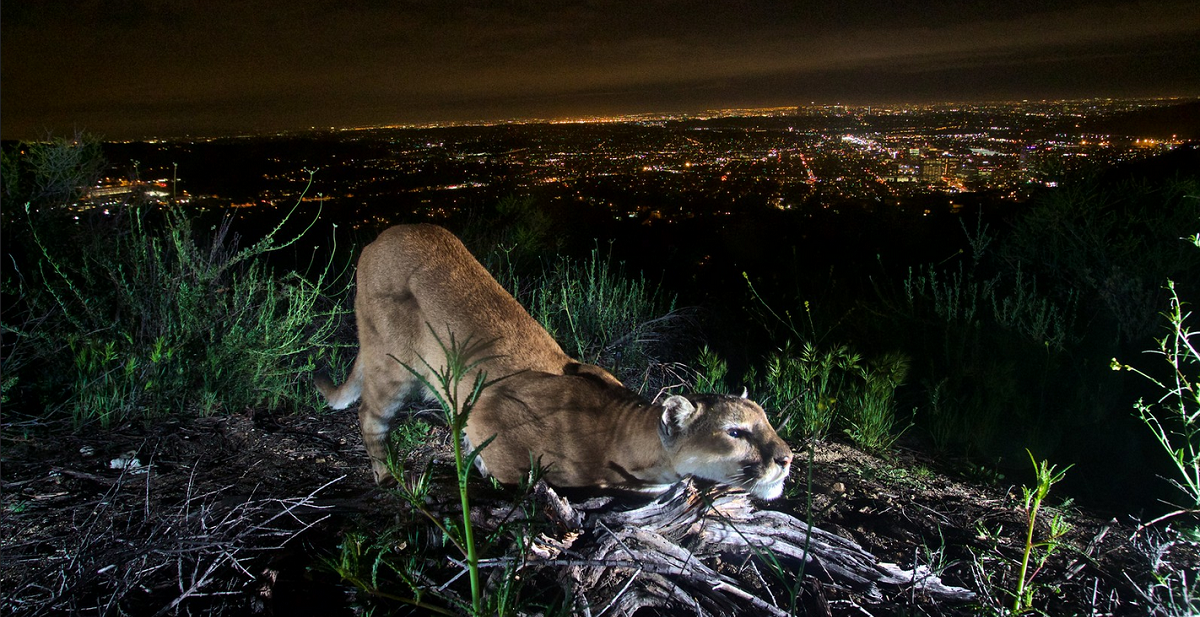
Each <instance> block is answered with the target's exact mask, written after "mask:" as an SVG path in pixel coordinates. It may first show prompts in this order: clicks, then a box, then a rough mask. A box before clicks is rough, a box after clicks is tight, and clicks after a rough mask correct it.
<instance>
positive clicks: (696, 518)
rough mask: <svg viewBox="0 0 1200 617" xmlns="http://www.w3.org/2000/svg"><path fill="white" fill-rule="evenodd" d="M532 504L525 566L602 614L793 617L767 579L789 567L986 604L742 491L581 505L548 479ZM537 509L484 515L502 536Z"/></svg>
mask: <svg viewBox="0 0 1200 617" xmlns="http://www.w3.org/2000/svg"><path fill="white" fill-rule="evenodd" d="M533 500H534V502H535V506H536V509H537V510H538V511H539V512H540V513H541V515H542V516H544V517H545V519H548V520H549V521H550V524H549V525H547V526H546V528H547V531H546V532H543V533H541V534H540V535H538V536H537V537H535V538H533V539H532V540H530V541H529V542H528V546H527V549H528V550H527V551H526V558H525V559H526V561H525V564H524V567H525V568H554V569H556V571H557V576H558V579H559V580H561V581H564V582H566V583H567V584H569V585H570V586H571V587H573V593H574V594H575V596H576V597H577V598H578V603H579V605H580V606H586V607H589V610H590V608H593V607H602V608H601V609H600V610H601V612H600V613H597V614H617V615H632V614H633V613H635V612H637V611H638V610H640V609H642V608H647V607H656V608H662V609H665V610H670V611H684V612H690V613H693V614H696V615H725V614H736V613H753V614H768V615H785V614H786V611H785V610H784V608H786V607H780V606H779V605H777V603H776V602H775V598H774V597H773V596H772V595H771V594H770V591H769V587H768V585H767V584H765V583H764V581H763V579H762V577H761V575H759V574H758V569H759V567H767V568H769V564H768V562H770V563H774V564H777V565H781V566H783V568H782V570H783V572H781V574H784V575H788V576H791V577H793V578H794V577H795V576H797V573H799V572H803V573H804V574H805V576H806V577H814V578H815V579H816V580H817V581H820V582H821V583H823V584H826V585H830V586H833V587H835V588H840V589H846V590H850V591H853V592H856V593H858V594H861V595H862V597H863V598H864V600H865V601H878V600H881V599H882V597H883V594H882V591H884V590H891V591H898V590H908V591H910V592H916V593H920V594H923V595H924V596H925V597H927V598H929V599H931V600H937V601H950V602H965V601H970V600H972V599H974V598H975V594H974V593H972V592H971V591H969V590H967V589H963V588H960V587H954V586H950V585H947V584H945V583H943V582H942V581H941V580H940V578H939V577H938V576H937V575H936V574H935V573H933V572H932V571H931V570H930V569H929V568H928V567H926V566H916V567H914V568H913V569H911V570H910V569H905V568H902V567H900V566H897V565H895V564H889V563H881V562H879V561H878V560H877V559H875V557H874V556H872V555H871V554H870V553H868V552H867V551H866V550H864V549H863V548H862V547H860V546H859V545H858V544H856V543H855V542H853V541H852V540H849V539H846V538H843V537H841V536H838V535H835V534H832V533H829V532H826V531H824V530H822V529H819V528H817V527H809V526H808V525H807V524H806V523H804V522H803V521H800V520H798V519H796V518H794V517H792V516H789V515H787V514H784V513H781V512H775V511H771V510H759V509H758V508H756V507H755V506H754V504H753V503H752V502H751V501H750V498H749V496H748V495H747V494H745V493H743V492H740V491H729V490H724V491H721V490H707V491H705V490H701V489H700V488H698V487H697V486H696V485H695V484H694V483H693V482H691V481H684V482H681V483H679V484H677V485H675V486H674V487H672V489H671V490H670V491H668V492H667V493H665V494H664V495H662V496H660V497H659V498H657V499H655V500H654V501H652V502H650V503H646V504H643V505H640V506H639V507H634V508H621V506H620V503H619V502H618V501H616V500H614V499H592V500H588V501H585V502H581V503H578V504H571V503H570V502H569V501H567V500H566V499H563V498H561V497H559V496H558V495H557V494H556V493H555V492H554V490H553V489H551V488H550V487H548V486H546V485H545V484H544V483H539V484H538V485H537V486H536V488H535V490H534V493H533ZM528 508H529V505H528V504H525V505H523V506H521V507H520V508H518V507H513V506H507V507H492V508H490V509H488V508H486V507H485V508H481V509H480V510H477V511H476V512H475V516H476V518H477V519H478V520H479V521H480V522H481V523H482V524H483V525H485V526H491V528H493V529H494V528H496V527H498V526H499V525H500V524H501V523H511V522H512V521H514V520H520V519H521V518H523V516H524V511H526V510H528ZM730 564H737V567H731V565H730ZM754 564H758V567H755V566H754Z"/></svg>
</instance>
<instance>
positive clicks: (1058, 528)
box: [1013, 450, 1071, 613]
mask: <svg viewBox="0 0 1200 617" xmlns="http://www.w3.org/2000/svg"><path fill="white" fill-rule="evenodd" d="M1026 452H1027V453H1029V460H1030V461H1031V462H1033V469H1034V472H1035V474H1036V485H1035V486H1034V487H1033V488H1029V487H1024V486H1022V487H1021V491H1022V492H1023V493H1024V496H1025V516H1026V519H1027V520H1028V522H1029V525H1028V527H1027V530H1026V534H1025V550H1024V551H1023V552H1022V555H1021V569H1020V572H1019V574H1018V575H1017V589H1016V591H1015V592H1014V593H1013V596H1014V600H1013V612H1015V613H1021V612H1024V611H1026V610H1028V609H1029V608H1030V607H1032V606H1033V594H1034V592H1035V591H1036V589H1037V587H1036V586H1035V585H1034V584H1033V581H1034V579H1035V578H1036V577H1037V575H1038V572H1040V571H1041V569H1042V567H1043V566H1045V565H1046V561H1047V560H1048V559H1050V556H1051V555H1053V554H1054V553H1055V552H1056V551H1057V550H1058V549H1059V548H1061V546H1062V542H1061V540H1062V538H1063V537H1064V536H1066V535H1067V532H1069V531H1071V524H1070V523H1068V522H1067V521H1066V519H1065V518H1064V516H1063V514H1062V512H1058V511H1056V512H1055V513H1054V514H1053V516H1051V517H1050V521H1049V526H1050V533H1049V535H1047V536H1046V538H1045V539H1044V540H1042V541H1041V542H1036V543H1035V542H1034V541H1033V533H1034V529H1035V528H1036V526H1037V515H1038V511H1039V510H1040V509H1041V507H1042V502H1043V501H1044V500H1045V499H1046V495H1048V494H1049V493H1050V488H1051V487H1053V486H1054V485H1055V484H1057V483H1058V482H1060V481H1061V480H1062V479H1063V477H1065V476H1066V474H1067V470H1068V469H1070V468H1071V465H1068V466H1067V467H1066V468H1065V469H1063V470H1062V471H1059V472H1055V470H1054V465H1050V464H1049V463H1048V462H1047V461H1042V462H1041V463H1039V462H1038V461H1037V460H1036V459H1034V458H1033V453H1032V452H1029V451H1028V450H1026ZM1035 552H1037V553H1038V555H1037V557H1036V559H1037V564H1036V566H1035V567H1034V570H1033V572H1029V561H1030V559H1031V558H1032V557H1034V553H1035Z"/></svg>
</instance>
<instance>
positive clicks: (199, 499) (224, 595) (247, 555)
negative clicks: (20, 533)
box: [0, 463, 342, 616]
mask: <svg viewBox="0 0 1200 617" xmlns="http://www.w3.org/2000/svg"><path fill="white" fill-rule="evenodd" d="M141 470H146V471H144V472H142V473H138V472H139V471H141ZM72 475H83V474H80V473H79V472H74V473H73V474H72ZM153 475H154V471H153V464H152V463H151V465H149V466H148V467H142V468H140V469H137V470H135V469H126V470H123V471H122V472H121V474H120V475H119V476H117V477H116V478H115V479H108V478H103V477H101V476H92V477H90V478H89V479H91V480H93V481H101V482H103V481H108V482H111V486H109V488H108V489H107V490H106V491H105V492H104V493H103V494H102V495H101V496H100V497H99V499H98V500H96V501H93V502H85V503H82V504H81V505H80V506H78V507H77V508H76V510H75V512H73V513H72V515H71V516H72V517H74V518H76V520H77V521H78V522H77V523H76V524H75V528H76V529H77V530H78V533H75V534H70V535H69V536H59V537H54V538H43V539H41V540H40V541H36V542H28V543H25V544H23V545H9V546H6V547H5V551H4V553H5V554H4V561H5V562H7V564H8V565H9V566H10V567H11V566H19V565H20V564H21V563H29V564H31V566H30V567H29V568H28V569H27V570H25V574H24V576H22V577H20V578H21V580H16V581H10V584H8V585H6V587H7V589H6V590H5V594H4V598H3V601H2V602H0V605H2V606H3V610H2V611H0V612H4V613H6V614H10V615H21V616H37V615H52V614H97V615H112V614H145V615H165V614H192V613H193V612H197V613H204V614H209V613H213V612H216V613H221V612H224V611H226V610H234V609H241V610H243V611H244V610H245V609H247V608H251V609H253V608H259V609H261V608H262V605H263V601H264V599H266V597H269V594H270V591H271V590H270V583H272V582H273V580H272V578H273V577H272V576H271V573H270V572H269V571H264V568H265V567H266V565H265V562H266V561H267V559H266V556H267V555H269V554H270V553H271V552H272V551H277V550H279V549H281V548H282V547H283V546H284V545H286V544H287V543H288V542H290V541H292V540H294V539H295V538H296V537H297V536H300V535H301V534H303V533H304V532H306V531H307V530H309V529H311V528H312V527H313V526H315V525H317V524H319V523H321V522H322V521H324V520H325V519H326V518H328V515H327V514H323V513H322V508H323V506H320V505H318V504H317V503H316V497H317V495H318V494H319V493H321V492H322V491H324V490H326V489H327V488H329V487H330V486H331V485H333V484H334V483H336V482H338V481H340V480H341V479H342V478H338V479H335V480H332V481H330V482H328V483H326V484H325V485H323V486H321V487H319V488H317V489H315V490H313V491H312V492H310V493H308V494H306V495H303V496H299V497H286V498H278V497H268V496H258V495H255V494H250V495H246V496H233V497H231V496H228V495H229V492H228V488H229V487H225V488H223V489H220V490H212V491H207V492H204V493H197V484H196V478H195V474H194V473H193V474H192V476H191V477H190V478H189V481H188V485H187V487H186V496H185V498H184V499H183V500H182V502H179V503H177V504H175V505H164V504H163V503H162V502H160V501H159V500H157V499H155V497H154V495H153V492H154V491H155V490H156V489H155V487H154V482H153V481H152V480H153ZM139 476H140V477H139ZM46 544H52V545H54V546H53V548H54V550H53V554H52V556H50V557H49V558H46V557H44V553H43V554H42V555H39V554H37V553H34V552H33V551H29V552H24V551H22V550H21V549H22V548H23V547H26V548H33V547H30V546H29V545H42V546H43V547H44V546H45V545H46ZM34 563H41V564H42V566H41V567H34V566H33V565H32V564H34ZM264 576H265V578H266V581H265V582H262V579H263V578H264ZM256 586H257V588H256ZM193 609H194V611H193Z"/></svg>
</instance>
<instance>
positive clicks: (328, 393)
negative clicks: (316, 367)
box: [313, 355, 363, 409]
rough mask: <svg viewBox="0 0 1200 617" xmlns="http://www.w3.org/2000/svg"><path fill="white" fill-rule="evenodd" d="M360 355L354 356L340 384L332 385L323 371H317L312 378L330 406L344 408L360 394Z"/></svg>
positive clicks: (361, 377)
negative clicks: (343, 381) (348, 373)
mask: <svg viewBox="0 0 1200 617" xmlns="http://www.w3.org/2000/svg"><path fill="white" fill-rule="evenodd" d="M361 357H362V356H361V355H360V356H358V357H355V358H354V366H352V367H350V375H349V377H347V378H346V382H345V383H343V384H342V385H340V386H338V385H334V383H333V381H332V380H331V379H329V376H328V375H325V374H324V373H318V374H317V375H316V376H315V377H314V378H313V381H315V382H316V385H317V389H318V390H320V391H321V395H322V396H324V397H325V401H326V402H328V403H329V406H330V407H332V408H334V409H345V408H347V407H349V406H350V405H352V404H353V403H354V402H355V401H357V400H358V399H359V397H361V396H362V385H363V374H362V367H361V366H359V358H361Z"/></svg>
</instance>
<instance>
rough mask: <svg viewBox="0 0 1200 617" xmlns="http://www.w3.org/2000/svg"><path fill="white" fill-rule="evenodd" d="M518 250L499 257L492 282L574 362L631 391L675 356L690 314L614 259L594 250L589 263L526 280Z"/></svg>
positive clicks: (566, 262) (567, 264)
mask: <svg viewBox="0 0 1200 617" xmlns="http://www.w3.org/2000/svg"><path fill="white" fill-rule="evenodd" d="M514 250H515V249H511V247H500V248H499V249H498V250H497V251H496V252H495V253H494V254H493V255H492V259H489V260H488V261H489V262H491V270H492V272H493V274H494V275H495V276H496V278H497V280H499V281H500V283H501V284H502V285H503V286H504V287H505V288H506V289H508V290H509V291H510V292H511V293H512V294H513V295H514V296H516V298H517V299H518V300H519V301H520V302H521V304H523V305H524V306H525V307H526V308H527V309H528V310H529V312H530V314H531V315H533V317H534V318H535V319H537V320H538V322H539V323H541V324H542V326H543V327H545V328H546V330H547V331H548V332H549V333H550V335H551V336H553V337H554V338H555V340H557V341H558V343H559V344H560V345H562V347H563V350H564V351H566V352H567V354H569V355H570V356H572V357H574V358H575V359H577V360H580V361H582V362H586V363H588V364H595V365H598V366H602V367H604V368H606V369H608V370H609V371H611V372H612V373H613V374H615V375H616V376H617V377H618V378H619V379H621V380H622V381H624V382H625V383H627V384H632V383H635V382H638V381H642V380H643V378H644V377H645V375H646V374H647V367H650V366H652V365H655V364H658V363H662V362H664V361H665V360H666V359H667V358H668V357H669V356H671V355H672V354H674V353H675V352H676V349H675V347H676V346H677V345H678V344H679V338H680V337H679V333H680V330H682V329H683V328H685V326H686V325H687V324H688V311H687V310H685V309H679V308H677V307H676V306H675V298H674V297H673V296H671V295H668V294H666V293H664V292H663V291H661V289H660V287H659V286H658V285H656V284H653V283H651V282H650V281H647V280H646V278H645V277H643V276H640V275H638V276H630V275H628V274H626V272H625V270H624V266H623V264H621V263H619V262H615V261H614V260H613V258H612V255H611V254H607V253H603V252H601V251H600V249H599V248H594V249H592V251H591V252H590V253H589V254H588V256H587V257H585V258H583V259H575V258H572V257H570V256H567V255H559V256H557V257H555V258H554V259H553V260H552V261H550V262H549V263H547V264H545V265H544V266H543V267H542V269H541V272H540V273H535V274H534V275H527V276H522V272H523V271H527V270H526V269H525V268H521V267H519V266H517V265H515V264H514V263H513V262H512V261H510V256H511V255H512V254H513V251H514Z"/></svg>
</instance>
